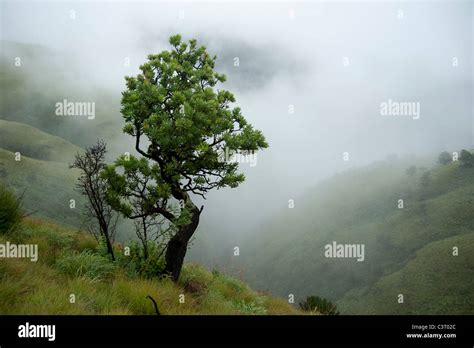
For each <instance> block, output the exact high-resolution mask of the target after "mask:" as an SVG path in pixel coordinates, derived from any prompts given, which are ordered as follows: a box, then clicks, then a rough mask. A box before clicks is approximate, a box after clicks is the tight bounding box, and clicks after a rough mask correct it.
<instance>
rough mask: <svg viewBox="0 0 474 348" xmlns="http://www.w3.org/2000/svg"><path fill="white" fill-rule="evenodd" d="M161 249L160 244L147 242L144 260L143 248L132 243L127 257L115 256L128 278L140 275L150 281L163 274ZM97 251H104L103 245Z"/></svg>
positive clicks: (163, 262)
mask: <svg viewBox="0 0 474 348" xmlns="http://www.w3.org/2000/svg"><path fill="white" fill-rule="evenodd" d="M162 247H163V246H162V245H161V244H158V243H155V242H153V241H148V258H146V259H145V256H144V252H143V246H142V245H140V244H138V243H137V242H135V241H134V242H132V243H131V244H130V245H129V248H130V255H129V256H128V255H124V254H123V253H122V252H118V253H116V255H115V256H116V260H117V263H118V264H119V265H120V266H121V267H123V268H125V269H127V271H128V273H129V275H130V276H133V275H140V276H142V277H144V278H148V279H151V278H155V277H158V276H161V275H162V274H163V270H164V268H165V260H164V257H163V254H162V253H161V251H162ZM99 250H105V249H104V247H103V243H101V244H99ZM102 253H104V251H102Z"/></svg>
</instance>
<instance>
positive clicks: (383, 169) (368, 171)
mask: <svg viewBox="0 0 474 348" xmlns="http://www.w3.org/2000/svg"><path fill="white" fill-rule="evenodd" d="M420 163H421V162H420V160H416V159H410V160H396V161H392V162H378V163H376V164H373V165H371V166H368V167H365V168H360V169H356V170H351V171H348V172H345V173H342V174H339V175H336V176H334V177H333V178H330V179H328V180H327V181H325V182H323V183H321V184H320V185H318V186H317V187H316V188H315V189H313V190H312V191H310V192H308V193H307V194H306V195H305V196H303V197H300V198H299V199H296V200H295V208H294V209H287V210H285V211H282V212H280V213H279V214H276V215H275V216H277V218H276V219H274V220H273V221H271V222H269V223H268V224H266V225H265V226H263V227H262V228H261V230H259V231H255V234H254V238H253V240H252V241H251V242H247V243H246V244H245V245H244V246H242V248H241V250H242V252H241V255H242V256H245V257H242V258H241V259H242V260H245V261H244V263H242V264H236V263H234V265H233V266H234V267H236V268H237V267H239V268H244V269H245V273H246V274H253V276H249V277H247V281H248V282H249V283H250V284H251V285H252V286H253V287H255V288H264V289H269V290H270V291H272V292H273V293H276V294H278V295H281V296H287V295H288V294H290V293H292V294H295V296H296V297H297V298H298V299H301V298H303V297H305V296H307V295H312V294H315V295H320V296H323V297H327V298H329V299H332V300H335V301H340V302H339V304H340V305H341V307H342V309H343V311H347V312H350V313H357V311H360V312H361V313H367V312H368V311H369V308H373V307H372V306H367V308H366V309H364V310H361V306H362V305H366V304H367V303H368V302H370V301H373V302H374V303H377V301H382V302H383V301H384V300H385V299H384V296H388V295H387V293H383V292H381V291H373V292H371V293H370V295H367V296H366V297H364V299H365V300H361V303H362V305H361V306H359V307H357V306H356V305H349V304H346V302H347V301H348V300H347V298H344V296H345V295H346V294H347V296H349V295H350V294H351V296H352V297H350V298H351V299H352V300H353V297H354V295H353V294H354V291H356V290H357V289H367V288H370V289H372V288H371V286H372V285H374V284H377V282H378V281H382V280H383V279H393V278H386V277H389V276H390V277H395V275H396V274H397V273H396V272H401V273H400V274H410V269H405V268H406V267H410V266H409V265H412V266H411V267H413V264H410V262H413V263H414V265H418V264H419V262H422V261H420V260H418V261H417V255H418V254H417V253H418V252H420V253H421V250H422V249H423V248H425V247H428V245H430V244H431V243H434V242H437V241H440V242H441V241H443V240H447V239H448V238H452V237H455V236H463V235H467V234H470V233H472V232H474V227H473V226H474V179H473V178H474V169H473V168H462V167H460V166H459V164H458V163H457V162H456V163H452V164H449V165H445V166H441V165H433V164H431V169H428V168H427V167H428V166H429V164H428V162H427V161H423V163H422V164H420ZM413 164H415V165H418V166H419V167H418V169H417V171H416V173H415V174H413V175H407V173H406V169H407V168H408V167H410V166H411V165H413ZM420 167H421V168H420ZM399 199H403V205H404V207H403V209H399V208H398V200H399ZM333 241H336V242H337V243H343V244H364V246H365V260H364V261H363V262H357V261H356V260H355V259H352V258H339V259H338V258H326V257H325V254H324V251H325V249H324V247H325V245H326V244H330V243H332V242H333ZM420 255H424V254H423V253H421V254H420ZM425 261H426V260H425ZM450 265H451V266H452V267H453V268H452V269H447V270H446V274H445V275H446V279H445V281H446V282H452V283H453V284H456V283H459V282H460V277H459V275H460V274H461V275H463V276H464V277H469V276H472V269H471V268H469V267H472V262H471V263H470V264H469V263H465V264H464V263H450ZM429 274H430V273H427V277H428V278H429ZM424 281H426V282H427V283H429V284H432V283H435V282H436V280H435V279H433V280H430V279H425V280H424ZM383 284H386V283H383ZM464 285H466V287H467V288H468V289H470V291H471V293H473V292H474V288H473V286H472V283H468V282H467V281H466V283H465V284H464ZM464 285H463V284H458V287H457V288H458V289H459V290H458V291H456V290H455V289H454V285H453V289H449V291H448V288H444V291H443V290H442V289H443V288H441V290H440V291H438V292H429V293H428V294H426V296H427V297H428V300H429V301H431V303H434V306H435V307H436V305H437V304H441V303H443V301H448V300H447V299H448V298H458V299H462V298H463V297H464V296H465V290H466V287H465V286H464ZM406 286H412V287H415V284H411V285H406ZM375 289H379V290H380V288H375ZM391 290H392V292H397V293H398V289H397V288H396V287H395V288H392V289H391ZM361 291H362V290H361ZM420 296H423V294H420ZM343 298H344V300H343ZM351 303H355V302H354V301H352V302H351ZM455 305H456V306H454V307H453V308H451V310H450V311H449V313H464V312H466V311H470V312H471V313H473V312H474V309H473V308H472V306H471V307H468V306H463V305H462V301H461V300H460V301H458V302H456V303H455ZM414 306H415V307H412V308H410V307H409V306H405V307H400V309H399V311H401V312H400V313H414V312H417V313H432V312H435V311H436V310H438V311H441V310H442V307H441V305H440V306H439V307H437V309H434V308H432V307H429V306H428V305H427V304H426V303H424V302H418V303H416V305H414ZM381 308H383V307H381ZM390 312H391V310H389V309H387V310H386V311H384V309H381V311H380V312H379V313H390Z"/></svg>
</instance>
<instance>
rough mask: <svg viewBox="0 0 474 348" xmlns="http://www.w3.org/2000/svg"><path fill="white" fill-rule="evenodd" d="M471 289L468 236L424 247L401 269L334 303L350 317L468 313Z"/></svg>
mask: <svg viewBox="0 0 474 348" xmlns="http://www.w3.org/2000/svg"><path fill="white" fill-rule="evenodd" d="M455 246H456V247H458V248H459V255H458V256H454V255H453V247H455ZM473 290H474V233H468V234H464V235H461V236H456V237H452V238H447V239H444V240H442V241H438V242H433V243H430V244H428V245H427V246H425V247H423V248H422V249H421V250H419V251H418V252H417V253H416V257H415V258H414V259H413V260H411V261H410V262H409V263H408V264H407V265H406V266H405V267H404V268H403V269H401V270H400V271H398V272H395V273H392V274H390V275H388V276H385V277H382V278H381V279H380V280H378V281H377V282H376V283H375V284H374V285H372V286H370V287H366V288H361V289H357V290H353V291H350V292H348V293H347V294H346V295H345V296H344V297H343V298H342V299H341V300H340V301H339V302H338V304H339V307H340V309H341V310H342V311H344V312H345V313H354V314H355V313H357V314H472V313H474V296H473ZM398 294H403V296H404V303H402V304H400V303H398V301H397V300H398Z"/></svg>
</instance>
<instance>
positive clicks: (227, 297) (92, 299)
mask: <svg viewBox="0 0 474 348" xmlns="http://www.w3.org/2000/svg"><path fill="white" fill-rule="evenodd" d="M7 241H9V242H10V243H22V244H38V254H39V258H38V261H37V262H31V261H30V260H29V259H12V258H9V259H2V260H1V262H0V298H2V301H0V314H2V315H5V314H86V315H88V314H91V315H92V314H99V315H102V314H115V315H126V314H149V315H154V314H155V311H154V308H153V305H152V303H151V302H150V301H149V300H148V299H146V296H148V295H151V296H152V297H153V298H154V299H155V300H156V302H157V303H158V307H159V309H160V312H161V313H162V314H164V315H166V314H244V315H246V314H260V315H261V314H302V312H301V311H299V310H297V309H296V308H295V307H293V306H291V305H289V304H288V303H287V302H286V301H285V300H283V299H278V298H275V297H272V296H270V295H269V294H265V293H259V292H256V291H254V290H252V289H250V288H249V287H248V286H247V285H246V284H245V283H243V282H242V281H239V280H237V279H234V278H231V277H228V276H226V275H224V274H223V273H220V272H218V271H212V272H209V271H207V270H205V269H203V268H202V267H200V266H198V265H194V264H187V265H185V267H184V269H183V273H182V275H181V278H180V282H179V283H178V284H175V283H173V282H171V281H170V280H166V279H164V280H158V279H157V278H152V279H147V278H143V277H141V276H138V275H136V274H134V273H133V272H131V271H130V269H129V268H127V267H126V265H127V264H128V261H126V260H124V258H126V256H122V262H121V263H116V264H113V263H112V262H111V261H109V260H108V259H106V258H105V257H103V256H102V255H101V253H100V249H99V250H98V249H97V245H96V243H95V240H94V239H93V238H92V237H90V236H88V235H86V234H84V233H81V232H77V231H72V230H69V229H67V228H65V227H62V226H58V225H55V224H52V223H47V222H45V221H42V220H38V219H26V220H24V221H23V223H22V224H21V225H20V226H19V227H18V228H17V229H16V230H15V231H13V232H11V233H10V235H0V244H5V243H6V242H7ZM71 294H74V295H75V303H71V302H70V295H71ZM181 295H184V303H180V296H181ZM181 298H183V297H181Z"/></svg>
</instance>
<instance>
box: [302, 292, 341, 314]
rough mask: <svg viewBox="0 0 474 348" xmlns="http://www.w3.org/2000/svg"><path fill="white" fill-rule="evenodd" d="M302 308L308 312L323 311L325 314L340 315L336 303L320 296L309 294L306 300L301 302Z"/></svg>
mask: <svg viewBox="0 0 474 348" xmlns="http://www.w3.org/2000/svg"><path fill="white" fill-rule="evenodd" d="M299 305H300V308H301V309H302V310H304V311H306V312H312V313H315V312H316V313H321V314H325V315H338V314H339V312H338V311H337V307H336V305H335V304H334V303H332V302H331V301H329V300H326V299H325V298H322V297H319V296H308V297H307V298H306V300H304V301H303V302H300V303H299Z"/></svg>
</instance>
